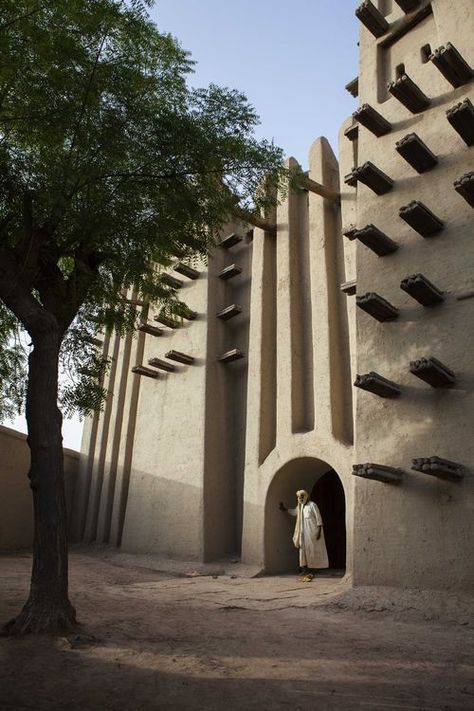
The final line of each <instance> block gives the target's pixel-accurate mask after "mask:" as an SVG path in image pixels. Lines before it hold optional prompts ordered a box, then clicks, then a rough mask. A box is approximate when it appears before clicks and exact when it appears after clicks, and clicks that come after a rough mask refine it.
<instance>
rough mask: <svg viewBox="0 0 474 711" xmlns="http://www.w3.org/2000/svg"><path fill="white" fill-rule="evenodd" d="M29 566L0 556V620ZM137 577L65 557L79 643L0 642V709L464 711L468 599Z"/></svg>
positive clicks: (92, 558) (102, 560)
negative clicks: (77, 618)
mask: <svg viewBox="0 0 474 711" xmlns="http://www.w3.org/2000/svg"><path fill="white" fill-rule="evenodd" d="M30 565H31V560H30V558H29V556H28V555H8V556H2V557H0V574H1V583H0V585H1V587H0V620H1V621H2V622H3V621H6V620H7V619H9V618H10V617H12V616H13V615H14V614H15V612H17V611H18V610H19V608H20V606H21V604H22V602H23V600H24V598H25V595H26V591H27V587H28V577H29V569H30ZM145 565H151V563H148V564H147V561H145V562H144V561H143V560H142V559H139V558H134V557H132V556H123V555H120V554H117V555H114V554H105V553H104V552H103V551H97V552H95V553H92V552H90V553H86V552H84V551H82V552H76V553H73V554H72V555H71V599H72V601H73V603H74V604H75V605H76V607H77V610H78V616H79V618H80V619H81V620H82V622H83V625H82V627H81V631H80V634H79V635H77V636H73V637H69V638H60V639H51V638H48V637H36V638H34V637H30V638H23V639H10V638H2V639H0V709H1V711H13V710H15V711H16V710H19V711H26V710H27V709H28V710H33V709H35V711H72V710H74V711H75V710H76V709H77V711H79V710H80V711H148V710H150V711H151V710H154V709H176V710H179V709H206V710H210V711H231V710H233V709H259V711H267V710H272V711H273V709H292V711H296V710H299V709H304V710H306V709H317V711H326V710H329V709H331V710H332V709H348V710H350V711H352V709H376V710H385V709H407V710H410V709H423V710H424V711H429V710H431V709H462V710H463V711H467V710H469V709H474V653H473V652H474V626H473V624H472V620H473V615H472V612H473V607H472V599H471V598H468V597H467V596H464V597H459V596H458V597H456V598H453V597H449V598H448V597H446V596H443V595H441V594H439V593H438V594H436V593H430V594H426V593H425V594H417V593H416V592H410V593H395V592H394V591H391V590H389V589H370V590H365V591H364V590H362V589H357V590H356V591H351V590H350V589H348V585H347V582H346V581H342V580H340V579H338V578H320V579H319V580H315V581H313V582H312V583H309V584H302V583H300V582H299V581H298V580H297V579H296V578H295V577H292V576H283V577H274V578H248V577H241V574H242V570H241V569H240V568H239V566H235V568H234V569H232V567H231V568H230V570H228V569H227V568H226V569H225V570H226V571H227V573H226V574H219V573H220V572H221V571H220V570H219V569H216V570H214V571H213V570H210V569H206V570H195V569H194V568H193V566H192V565H188V566H187V567H186V566H185V567H184V568H182V569H180V570H173V571H172V572H170V571H167V572H160V571H159V570H157V569H156V568H157V567H159V566H157V565H155V566H153V565H151V567H143V566H145ZM153 568H155V569H153ZM232 570H234V571H235V573H234V574H232ZM213 572H214V577H213V575H212V573H213ZM202 573H206V575H203V574H202ZM209 573H211V574H209Z"/></svg>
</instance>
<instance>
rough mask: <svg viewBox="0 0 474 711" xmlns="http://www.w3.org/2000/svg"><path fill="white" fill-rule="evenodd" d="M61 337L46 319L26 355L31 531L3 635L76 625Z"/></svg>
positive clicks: (60, 629) (54, 630)
mask: <svg viewBox="0 0 474 711" xmlns="http://www.w3.org/2000/svg"><path fill="white" fill-rule="evenodd" d="M60 342H61V338H60V336H59V333H58V330H57V328H55V327H54V325H52V324H49V327H47V328H41V329H40V332H39V333H37V334H35V336H34V337H33V350H32V352H31V354H30V357H29V375H28V390H27V398H26V420H27V423H28V445H29V447H30V451H31V467H30V472H29V478H30V486H31V489H32V491H33V503H34V520H35V533H34V543H33V571H32V576H31V587H30V594H29V597H28V600H27V602H26V604H25V606H24V607H23V610H22V611H21V612H20V614H19V615H18V617H16V618H14V619H13V620H11V621H10V622H9V623H8V624H7V625H6V626H5V628H4V632H5V633H6V634H25V633H28V632H33V633H35V632H50V633H63V634H64V633H67V632H71V631H72V630H74V629H75V628H76V626H77V622H76V613H75V610H74V608H73V607H72V605H71V603H70V602H69V598H68V549H67V513H66V498H65V491H64V460H63V449H62V434H61V425H62V415H61V412H60V410H59V409H58V405H57V395H58V361H59V347H60Z"/></svg>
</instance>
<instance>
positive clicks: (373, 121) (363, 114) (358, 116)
mask: <svg viewBox="0 0 474 711" xmlns="http://www.w3.org/2000/svg"><path fill="white" fill-rule="evenodd" d="M352 117H353V118H354V119H355V120H356V121H358V122H359V123H360V124H362V126H365V128H367V129H368V130H369V131H370V132H371V133H373V134H374V136H377V138H379V137H380V136H385V134H387V133H390V131H391V130H392V124H391V123H390V122H389V121H387V119H386V118H384V117H383V116H382V114H379V112H378V111H376V110H375V109H374V108H373V107H372V106H370V104H362V106H360V107H359V108H358V109H357V110H356V111H354V113H353V114H352Z"/></svg>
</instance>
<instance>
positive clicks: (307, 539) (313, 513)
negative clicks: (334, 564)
mask: <svg viewBox="0 0 474 711" xmlns="http://www.w3.org/2000/svg"><path fill="white" fill-rule="evenodd" d="M288 513H289V514H290V516H297V514H298V507H296V508H295V509H288ZM302 524H303V525H302V526H301V533H300V540H299V542H298V543H299V546H298V547H299V551H300V565H301V566H307V567H308V568H328V567H329V561H328V554H327V550H326V541H325V540H324V528H323V521H322V518H321V514H320V513H319V509H318V507H317V506H316V504H315V503H314V501H308V502H307V503H306V504H305V505H304V506H303V521H302ZM318 526H321V536H320V537H319V539H318V538H316V533H317V530H318Z"/></svg>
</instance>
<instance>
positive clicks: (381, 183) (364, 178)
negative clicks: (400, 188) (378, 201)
mask: <svg viewBox="0 0 474 711" xmlns="http://www.w3.org/2000/svg"><path fill="white" fill-rule="evenodd" d="M352 174H353V176H354V178H355V179H356V180H358V181H359V182H360V183H364V185H367V187H368V188H370V189H371V190H372V191H373V192H374V193H375V194H376V195H385V193H388V192H389V191H390V190H391V189H392V188H393V180H392V179H391V178H389V177H388V175H386V174H385V173H384V172H383V171H382V170H380V168H377V166H376V165H374V164H373V163H372V162H371V161H370V160H368V161H366V162H365V163H363V164H362V165H361V166H359V167H358V168H354V170H353V171H352Z"/></svg>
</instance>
